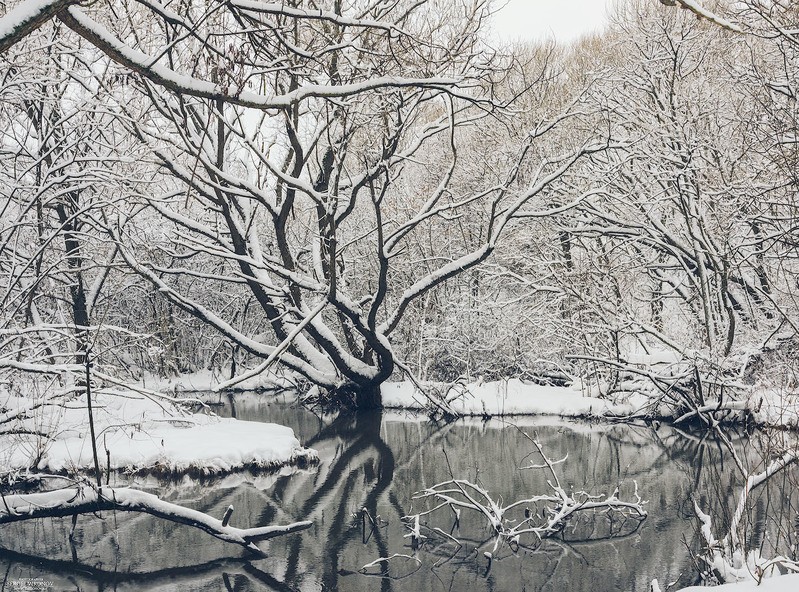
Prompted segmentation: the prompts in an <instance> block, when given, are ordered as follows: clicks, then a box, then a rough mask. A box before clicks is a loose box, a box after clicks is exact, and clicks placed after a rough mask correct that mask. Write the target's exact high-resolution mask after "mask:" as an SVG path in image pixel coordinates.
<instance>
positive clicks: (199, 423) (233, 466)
mask: <svg viewBox="0 0 799 592" xmlns="http://www.w3.org/2000/svg"><path fill="white" fill-rule="evenodd" d="M26 403H28V401H26V399H25V398H22V397H20V398H11V397H7V398H6V399H5V403H4V406H5V407H6V408H9V407H10V408H14V407H17V406H21V405H25V404H26ZM93 409H94V418H95V419H94V421H95V433H96V434H97V452H98V457H99V458H98V460H99V464H100V468H101V470H103V471H105V470H108V469H111V470H117V471H127V472H153V473H159V474H181V473H189V472H190V473H196V474H201V475H211V474H223V473H229V472H232V471H237V470H242V469H264V470H277V469H280V468H281V467H284V466H292V465H298V466H305V465H308V464H311V463H314V462H316V461H317V460H318V457H317V454H316V452H315V451H313V450H310V449H307V448H304V447H302V446H301V445H300V442H299V440H297V438H296V437H295V435H294V432H293V430H292V429H291V428H288V427H285V426H281V425H277V424H273V423H260V422H250V421H241V420H236V419H230V418H222V417H217V416H216V415H214V414H213V413H209V412H205V411H200V412H196V413H192V412H189V411H186V410H185V409H182V408H181V407H178V406H176V405H175V404H173V403H172V402H171V401H169V400H166V399H159V398H157V397H152V396H146V395H144V394H141V393H136V392H133V391H127V392H124V393H119V392H117V393H107V392H102V391H101V392H98V393H95V395H94V396H93ZM87 417H88V416H87V408H86V399H85V397H83V396H80V397H77V398H74V399H71V400H69V401H67V402H63V401H59V402H56V401H53V402H52V403H51V404H48V405H44V406H41V407H37V408H34V409H32V410H31V411H30V412H28V413H27V414H25V415H24V416H22V417H20V418H19V419H18V420H16V423H15V425H14V428H13V431H11V433H4V434H2V435H0V463H2V466H3V467H4V469H5V472H6V473H13V472H25V471H28V470H33V471H37V472H51V473H64V472H66V473H69V472H76V471H89V470H92V469H93V467H94V458H93V454H92V446H91V438H90V436H89V424H88V419H87Z"/></svg>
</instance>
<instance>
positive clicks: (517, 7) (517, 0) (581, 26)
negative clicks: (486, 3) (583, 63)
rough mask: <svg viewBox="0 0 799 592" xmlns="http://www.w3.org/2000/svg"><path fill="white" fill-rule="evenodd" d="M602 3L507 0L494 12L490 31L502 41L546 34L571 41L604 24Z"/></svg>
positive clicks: (591, 0)
mask: <svg viewBox="0 0 799 592" xmlns="http://www.w3.org/2000/svg"><path fill="white" fill-rule="evenodd" d="M501 3H502V0H499V2H498V4H501ZM605 6H606V0H509V1H508V4H507V6H505V8H503V9H502V10H501V11H500V12H499V13H497V14H496V15H495V16H494V24H493V28H494V34H495V35H496V36H497V37H499V38H500V39H502V40H503V41H512V40H515V39H524V40H526V39H540V38H549V37H550V36H554V37H555V39H557V40H558V41H562V42H566V41H571V40H573V39H575V38H577V37H579V36H580V35H582V34H583V33H588V32H591V31H595V30H601V29H602V28H603V27H604V25H605V22H606V21H607V17H606V14H605V13H606V7H605Z"/></svg>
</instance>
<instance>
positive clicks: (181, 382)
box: [139, 369, 296, 393]
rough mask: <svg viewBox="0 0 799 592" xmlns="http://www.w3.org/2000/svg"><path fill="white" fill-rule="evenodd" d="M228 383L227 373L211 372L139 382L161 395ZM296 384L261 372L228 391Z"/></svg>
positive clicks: (147, 378) (148, 376)
mask: <svg viewBox="0 0 799 592" xmlns="http://www.w3.org/2000/svg"><path fill="white" fill-rule="evenodd" d="M228 381H229V377H228V376H227V373H225V374H220V373H219V372H214V371H212V370H207V369H203V370H198V371H196V372H191V373H188V374H181V375H180V376H173V377H169V378H164V377H162V376H157V375H155V374H145V375H144V376H143V377H142V378H141V380H140V381H139V385H140V386H142V387H143V388H146V389H150V390H153V391H159V392H162V393H181V392H183V393H197V392H208V391H214V390H217V389H218V388H219V387H220V385H224V384H225V383H227V382H228ZM295 386H296V383H295V382H294V381H293V380H292V379H291V378H290V377H287V376H284V375H281V374H275V373H273V372H261V373H260V374H258V375H257V376H253V377H251V378H247V379H245V380H242V381H241V382H236V383H235V384H234V385H232V386H231V387H230V389H229V390H241V391H260V390H265V391H268V390H281V389H290V388H293V387H295Z"/></svg>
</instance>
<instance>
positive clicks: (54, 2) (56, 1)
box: [0, 0, 77, 54]
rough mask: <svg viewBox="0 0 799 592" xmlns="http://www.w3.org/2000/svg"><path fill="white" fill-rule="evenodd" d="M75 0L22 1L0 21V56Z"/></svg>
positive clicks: (74, 2)
mask: <svg viewBox="0 0 799 592" xmlns="http://www.w3.org/2000/svg"><path fill="white" fill-rule="evenodd" d="M71 4H77V0H24V1H23V2H19V3H18V4H17V5H16V6H15V7H14V8H12V9H11V10H9V11H8V13H7V14H6V15H5V16H4V17H3V18H2V19H0V54H1V53H4V52H5V51H7V50H8V49H9V48H10V47H11V46H12V45H14V44H15V43H16V42H17V41H19V40H21V39H23V38H24V37H26V36H27V35H29V34H30V33H33V32H34V31H35V30H36V29H38V28H39V27H41V26H42V25H43V24H44V23H46V22H47V21H49V20H50V19H51V18H53V17H54V16H55V15H56V14H58V13H59V12H61V11H62V10H63V9H64V8H66V7H68V6H69V5H71Z"/></svg>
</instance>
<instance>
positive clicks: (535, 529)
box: [403, 434, 647, 553]
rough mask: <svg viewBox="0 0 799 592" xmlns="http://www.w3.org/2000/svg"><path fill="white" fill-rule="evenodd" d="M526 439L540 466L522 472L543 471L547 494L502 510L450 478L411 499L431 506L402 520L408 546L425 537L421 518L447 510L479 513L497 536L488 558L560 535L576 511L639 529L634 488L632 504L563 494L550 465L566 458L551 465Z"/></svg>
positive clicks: (475, 488)
mask: <svg viewBox="0 0 799 592" xmlns="http://www.w3.org/2000/svg"><path fill="white" fill-rule="evenodd" d="M525 435H526V434H525ZM528 438H529V437H528ZM529 439H530V441H531V442H532V443H533V445H534V446H535V447H536V449H537V451H538V453H539V454H540V456H541V458H542V459H543V464H540V465H534V464H531V465H529V466H526V467H522V468H523V469H544V470H546V471H548V472H549V473H550V475H551V479H549V480H548V481H547V482H548V484H549V486H550V487H551V488H552V490H553V491H552V493H547V494H542V495H536V496H532V497H528V498H525V499H521V500H519V501H516V502H513V503H511V504H509V505H507V506H502V505H501V504H500V503H498V502H497V501H495V500H494V499H492V498H491V497H490V495H489V492H488V491H487V490H486V489H484V488H483V487H480V486H479V485H476V484H474V483H471V482H469V481H465V480H463V479H454V478H453V479H450V480H448V481H444V482H442V483H438V484H436V485H433V486H432V487H428V488H427V489H425V490H423V491H420V492H418V493H416V494H415V495H414V499H430V500H433V501H434V502H435V506H434V507H432V508H431V509H429V510H426V511H423V512H420V513H418V514H412V515H410V516H405V517H404V518H403V520H405V521H406V526H407V527H408V528H409V529H410V533H409V534H408V535H406V536H409V537H410V538H411V543H412V546H418V545H419V544H421V543H422V542H423V541H424V539H425V538H426V537H424V535H421V532H420V526H419V519H420V517H422V516H428V515H430V514H432V513H434V512H436V511H437V510H439V509H441V508H450V509H451V510H452V511H453V512H454V513H455V516H456V519H457V517H459V516H460V512H461V511H462V510H471V511H475V512H477V513H479V514H482V515H483V516H484V517H485V519H486V520H487V521H488V523H489V525H490V526H491V528H492V529H493V531H494V533H495V535H496V537H495V542H494V548H493V551H492V552H493V553H495V552H496V550H497V548H498V547H499V545H500V544H501V543H502V542H508V543H509V544H510V545H511V546H512V547H513V546H514V545H519V544H520V537H522V536H523V535H528V534H532V535H534V536H535V537H536V538H537V540H541V539H544V538H547V537H551V536H554V535H556V534H558V533H560V532H562V531H563V529H564V528H565V526H566V524H567V523H568V522H569V520H570V519H571V518H572V517H573V516H574V515H575V514H577V513H579V512H585V511H590V510H594V511H604V512H608V513H610V512H615V513H617V515H622V516H623V517H625V518H632V519H634V520H636V521H637V524H638V525H640V523H641V522H643V520H644V519H645V518H646V516H647V513H646V511H645V510H644V508H643V504H644V502H642V501H641V498H640V497H639V496H638V488H637V486H636V493H635V497H636V499H635V501H629V502H628V501H622V500H620V499H619V498H618V493H619V492H618V488H617V489H616V490H615V491H614V492H613V493H612V494H610V495H608V496H598V495H589V494H588V493H586V492H576V493H572V494H569V493H567V492H566V490H565V489H564V488H563V487H562V486H561V483H560V479H559V477H558V475H557V472H556V471H555V465H557V464H560V463H562V462H564V461H565V460H566V459H565V458H564V459H561V460H559V461H553V460H550V459H549V458H547V456H546V455H545V454H544V452H543V450H542V448H541V444H540V443H539V442H538V440H535V439H533V438H529ZM636 528H637V526H636ZM450 538H453V537H450ZM453 540H456V539H454V538H453Z"/></svg>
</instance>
